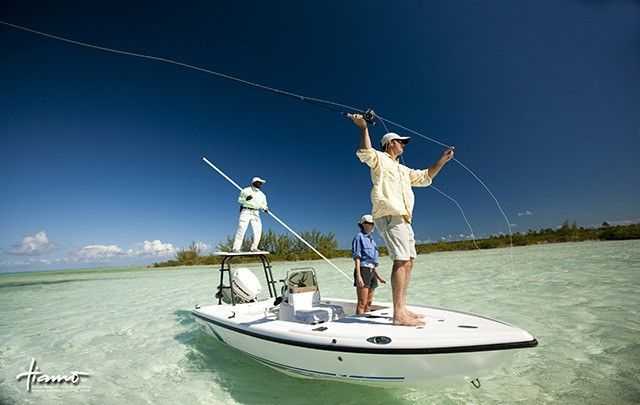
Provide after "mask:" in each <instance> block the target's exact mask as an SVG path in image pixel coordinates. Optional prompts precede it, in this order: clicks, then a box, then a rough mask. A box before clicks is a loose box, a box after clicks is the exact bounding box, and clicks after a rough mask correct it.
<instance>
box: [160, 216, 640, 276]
mask: <svg viewBox="0 0 640 405" xmlns="http://www.w3.org/2000/svg"><path fill="white" fill-rule="evenodd" d="M306 234H310V235H315V237H316V238H317V239H319V240H322V241H325V242H326V241H329V242H328V243H325V246H326V247H324V248H323V247H322V244H321V243H313V242H311V244H312V245H314V246H317V247H318V250H319V251H320V252H321V253H322V254H323V255H325V256H326V257H327V258H338V257H351V251H350V250H346V249H337V248H336V245H337V242H336V241H335V237H334V236H333V234H328V235H323V234H320V233H319V232H317V231H312V232H308V233H306ZM267 238H268V240H269V241H272V240H276V242H277V241H279V240H283V239H284V240H285V242H288V243H289V245H291V239H288V238H287V236H286V235H274V234H273V233H271V232H270V233H269V234H268V235H267ZM630 239H640V224H631V225H618V226H611V225H609V224H607V223H606V222H605V223H603V224H602V226H600V227H599V228H583V227H578V226H577V225H576V223H575V222H574V223H572V224H569V221H565V222H564V224H563V225H562V226H561V227H560V228H558V229H551V228H547V229H540V230H531V229H530V230H529V231H528V232H527V233H520V232H516V233H514V234H513V235H511V237H510V236H509V235H494V236H491V237H489V238H485V239H477V240H461V241H450V242H436V243H425V244H420V245H416V251H417V253H418V254H427V253H435V252H452V251H467V250H486V249H496V248H504V247H510V246H530V245H541V244H552V243H566V242H582V241H612V240H630ZM229 242H230V241H229V240H228V241H227V242H226V243H225V244H220V245H219V246H218V248H219V250H221V251H229V250H230V249H229V246H228V245H229ZM269 244H271V243H269ZM272 245H274V246H277V247H281V246H283V244H280V243H273V244H272ZM285 245H286V244H285ZM192 246H195V245H192ZM265 250H268V251H271V254H270V255H269V258H270V259H271V261H284V262H296V261H301V260H315V259H318V256H317V255H316V253H314V252H312V251H311V250H310V249H308V248H306V247H304V246H302V247H300V246H299V245H298V246H293V248H292V247H291V246H286V247H281V251H278V250H277V249H269V248H266V249H265ZM379 250H380V255H381V256H386V255H387V250H386V248H385V247H384V246H382V247H380V248H379ZM235 260H236V261H238V262H253V261H257V258H255V257H254V258H251V257H239V258H237V259H235ZM220 261H221V259H220V257H219V256H213V255H201V254H200V252H199V251H198V250H197V248H195V247H192V248H191V249H183V250H182V251H180V252H178V254H177V255H176V259H175V260H169V261H166V262H160V263H154V264H152V265H150V266H148V267H149V268H168V267H176V266H202V265H216V264H219V263H220Z"/></svg>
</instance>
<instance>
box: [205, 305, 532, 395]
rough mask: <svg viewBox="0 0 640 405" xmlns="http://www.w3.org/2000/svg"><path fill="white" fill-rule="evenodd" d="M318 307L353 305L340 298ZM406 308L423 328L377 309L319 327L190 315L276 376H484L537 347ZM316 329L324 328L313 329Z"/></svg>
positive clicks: (416, 379) (514, 331) (420, 380)
mask: <svg viewBox="0 0 640 405" xmlns="http://www.w3.org/2000/svg"><path fill="white" fill-rule="evenodd" d="M325 302H330V303H333V304H343V305H344V306H345V307H347V306H349V305H353V302H350V301H346V300H325ZM410 308H411V310H413V311H414V312H422V313H423V314H424V315H425V316H426V318H427V326H425V327H424V328H413V327H401V326H393V325H391V324H390V322H391V321H390V317H389V316H388V315H389V312H390V311H389V308H388V307H386V306H384V305H383V306H382V307H381V309H379V310H377V311H374V312H373V313H372V317H371V318H362V317H355V316H351V317H346V318H345V319H344V321H334V322H326V323H323V324H320V325H304V324H302V325H301V324H298V323H295V322H283V321H278V320H277V319H272V320H269V319H268V318H266V317H265V316H264V304H262V306H261V304H260V303H255V304H243V305H235V306H231V305H211V306H206V307H201V308H198V309H195V310H194V311H193V313H194V315H195V316H196V319H197V321H198V322H199V323H201V324H202V325H203V326H204V328H205V330H206V331H207V333H209V334H211V335H212V336H214V337H216V338H217V339H219V340H220V341H222V342H224V343H226V344H228V345H230V346H231V347H233V348H235V349H238V350H240V351H242V352H244V353H246V354H247V355H249V356H250V357H252V358H253V359H255V360H257V361H259V362H260V363H262V364H265V365H267V366H269V367H271V368H273V369H276V370H278V371H281V372H283V373H286V374H289V375H292V376H296V377H303V378H314V379H324V380H332V381H340V382H346V383H355V384H366V385H376V386H418V385H425V384H430V383H437V382H438V383H439V382H442V381H443V380H450V379H460V380H462V379H463V378H469V379H472V378H478V377H483V376H486V375H487V373H488V372H490V371H491V370H492V369H495V368H496V367H498V366H500V365H504V364H505V362H506V361H507V360H508V359H509V358H511V357H512V356H513V355H514V354H515V352H516V350H513V349H517V348H524V347H532V346H535V345H537V341H536V339H535V338H534V337H533V336H531V335H529V334H528V333H527V332H525V331H523V330H521V329H518V328H515V327H513V326H511V325H507V324H504V323H502V322H499V321H495V320H492V319H488V318H484V317H479V316H475V315H472V314H465V313H460V312H455V311H447V310H443V309H440V308H431V307H416V306H411V307H410ZM261 309H262V311H263V314H262V315H260V310H261ZM252 313H253V315H251V314H252ZM376 313H377V314H384V315H386V316H383V315H376ZM243 317H244V318H243ZM463 321H464V324H460V322H463ZM470 321H471V322H474V323H473V325H471V322H470ZM447 322H449V323H451V325H446V323H447ZM454 323H455V324H458V325H453V324H454ZM322 327H326V328H327V329H326V330H322V331H321V330H318V329H321V328H322ZM489 328H493V329H492V330H491V331H489ZM480 331H483V332H482V333H487V332H490V333H489V335H491V336H489V335H487V337H485V336H483V335H481V332H480ZM451 333H456V335H455V336H454V335H452V334H451ZM447 334H448V335H447ZM378 335H382V336H389V337H390V340H391V342H390V343H388V344H373V343H371V342H368V341H367V340H366V338H368V337H370V336H378ZM447 336H449V337H447ZM443 341H447V342H448V344H447V345H443V344H442V342H443Z"/></svg>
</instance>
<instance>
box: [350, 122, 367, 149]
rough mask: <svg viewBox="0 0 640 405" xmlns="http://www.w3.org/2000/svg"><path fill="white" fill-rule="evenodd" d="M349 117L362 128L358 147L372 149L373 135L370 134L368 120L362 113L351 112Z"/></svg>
mask: <svg viewBox="0 0 640 405" xmlns="http://www.w3.org/2000/svg"><path fill="white" fill-rule="evenodd" d="M349 118H351V121H353V123H354V124H356V126H357V127H358V128H360V147H359V148H358V149H371V137H370V136H369V128H368V127H367V121H365V120H364V118H363V117H362V115H361V114H349Z"/></svg>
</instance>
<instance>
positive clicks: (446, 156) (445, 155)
mask: <svg viewBox="0 0 640 405" xmlns="http://www.w3.org/2000/svg"><path fill="white" fill-rule="evenodd" d="M453 149H454V148H453V147H451V148H448V149H447V150H445V151H444V152H442V156H440V159H438V161H437V162H435V163H434V164H433V165H432V166H431V167H430V168H429V177H431V178H432V179H433V178H434V177H436V176H437V175H438V173H439V172H440V169H442V168H443V167H444V165H446V164H447V162H449V161H450V160H451V159H453Z"/></svg>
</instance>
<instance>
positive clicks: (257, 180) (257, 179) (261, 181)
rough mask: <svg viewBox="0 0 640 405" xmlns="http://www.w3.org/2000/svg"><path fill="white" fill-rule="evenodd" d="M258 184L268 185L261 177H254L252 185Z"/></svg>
mask: <svg viewBox="0 0 640 405" xmlns="http://www.w3.org/2000/svg"><path fill="white" fill-rule="evenodd" d="M256 182H258V183H266V182H267V181H266V180H265V179H261V178H260V177H254V178H252V179H251V184H253V183H256Z"/></svg>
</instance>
